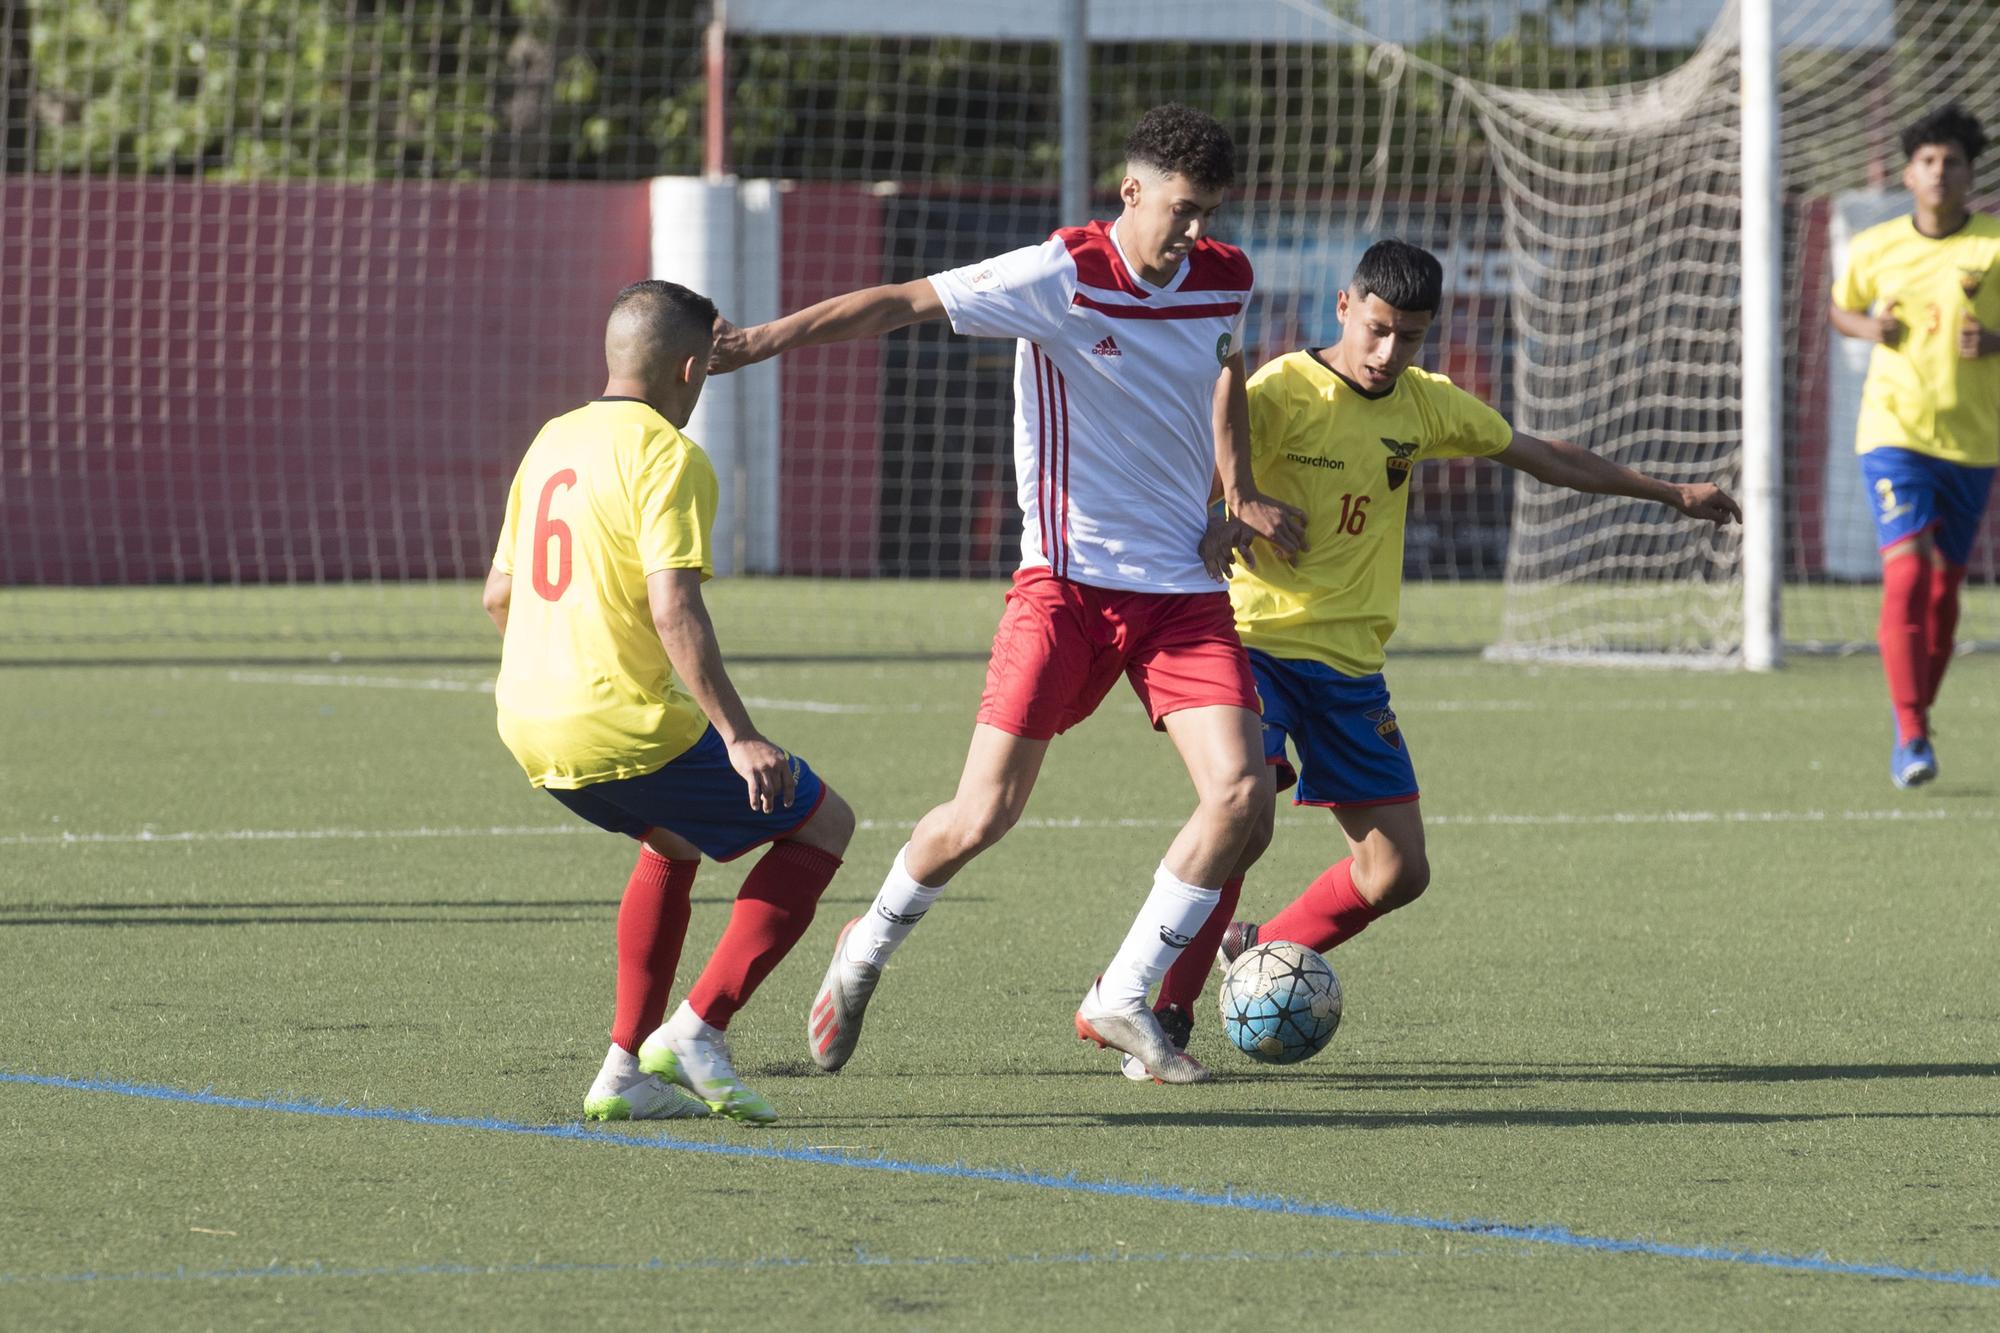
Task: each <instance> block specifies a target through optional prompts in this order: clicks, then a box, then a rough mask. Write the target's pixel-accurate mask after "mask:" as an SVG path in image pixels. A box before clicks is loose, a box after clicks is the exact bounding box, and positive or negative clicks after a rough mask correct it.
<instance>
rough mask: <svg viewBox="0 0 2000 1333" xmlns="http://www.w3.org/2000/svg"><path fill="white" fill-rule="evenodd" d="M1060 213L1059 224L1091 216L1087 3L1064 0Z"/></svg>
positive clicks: (1074, 223)
mask: <svg viewBox="0 0 2000 1333" xmlns="http://www.w3.org/2000/svg"><path fill="white" fill-rule="evenodd" d="M1062 17H1063V23H1062V36H1061V41H1062V200H1061V206H1062V207H1061V211H1062V216H1061V217H1059V218H1057V219H1056V225H1057V226H1060V227H1080V226H1082V225H1083V224H1084V223H1085V222H1087V221H1088V220H1089V219H1090V3H1089V0H1063V13H1062Z"/></svg>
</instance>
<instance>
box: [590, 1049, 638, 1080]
mask: <svg viewBox="0 0 2000 1333" xmlns="http://www.w3.org/2000/svg"><path fill="white" fill-rule="evenodd" d="M598 1072H599V1073H602V1074H608V1075H609V1076H610V1077H611V1079H612V1081H613V1082H615V1083H630V1082H632V1081H633V1080H634V1079H636V1078H638V1077H639V1057H638V1056H636V1055H634V1054H632V1052H630V1051H628V1050H626V1049H625V1048H624V1047H623V1046H620V1045H618V1044H617V1043H616V1042H613V1043H612V1044H611V1049H610V1050H608V1051H606V1052H605V1053H604V1067H603V1068H602V1069H600V1070H599V1071H598Z"/></svg>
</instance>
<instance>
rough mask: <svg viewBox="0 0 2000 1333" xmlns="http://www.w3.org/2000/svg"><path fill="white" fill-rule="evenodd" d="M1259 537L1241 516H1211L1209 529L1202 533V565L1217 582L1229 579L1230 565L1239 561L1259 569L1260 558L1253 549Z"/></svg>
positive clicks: (1225, 581)
mask: <svg viewBox="0 0 2000 1333" xmlns="http://www.w3.org/2000/svg"><path fill="white" fill-rule="evenodd" d="M1256 539H1257V534H1256V533H1255V532H1252V531H1251V530H1250V525H1249V524H1248V523H1245V522H1243V521H1242V520H1241V519H1238V518H1210V519H1209V520H1208V531H1206V532H1204V533H1202V534H1201V564H1202V568H1204V569H1206V570H1207V571H1208V576H1209V577H1210V578H1212V579H1214V580H1215V581H1216V582H1217V583H1227V582H1228V581H1229V567H1230V566H1231V565H1233V564H1235V563H1236V562H1237V561H1239V560H1240V561H1242V562H1243V567H1244V568H1245V569H1255V568H1257V557H1256V556H1255V555H1253V554H1251V551H1250V544H1251V543H1252V542H1254V541H1255V540H1256Z"/></svg>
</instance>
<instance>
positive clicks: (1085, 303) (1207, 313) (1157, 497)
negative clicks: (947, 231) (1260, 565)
mask: <svg viewBox="0 0 2000 1333" xmlns="http://www.w3.org/2000/svg"><path fill="white" fill-rule="evenodd" d="M930 281H931V286H932V287H934V288H935V289H936V290H937V294H938V299H939V300H940V301H941V302H943V304H944V309H945V313H946V314H947V315H949V316H950V317H951V326H952V328H953V329H955V330H956V331H957V332H959V333H963V334H969V335H973V336H983V337H1011V338H1017V339H1019V340H1020V342H1019V346H1018V349H1017V351H1016V354H1015V358H1014V470H1015V475H1016V478H1017V481H1018V485H1017V491H1018V498H1019V500H1020V504H1021V514H1022V524H1021V567H1022V568H1023V569H1030V568H1034V567H1037V566H1043V565H1046V566H1047V567H1048V568H1049V569H1050V570H1051V571H1052V572H1054V573H1056V574H1058V575H1060V576H1062V577H1063V578H1067V579H1074V580H1075V581H1076V582H1078V583H1087V584H1090V585H1092V586H1094V587H1099V588H1126V589H1132V590H1136V591H1140V592H1213V591H1215V590H1216V587H1217V586H1218V585H1217V584H1216V582H1215V580H1214V579H1211V578H1210V577H1209V576H1208V572H1207V571H1206V570H1204V569H1203V568H1202V564H1201V557H1200V555H1199V554H1198V550H1197V548H1198V546H1199V545H1200V542H1201V534H1202V531H1203V529H1204V527H1205V525H1206V521H1207V520H1206V510H1207V505H1208V493H1209V487H1210V484H1211V481H1212V479H1213V477H1214V474H1215V445H1214V428H1213V425H1212V422H1211V416H1210V413H1211V405H1212V403H1213V400H1214V394H1215V381H1216V377H1217V376H1218V375H1219V374H1220V373H1221V370H1222V363H1223V362H1224V361H1226V360H1227V359H1228V358H1229V356H1230V355H1231V354H1232V353H1233V352H1235V351H1236V350H1238V349H1239V348H1240V347H1241V346H1242V344H1243V320H1244V311H1245V309H1246V308H1247V307H1248V305H1249V302H1250V286H1251V274H1250V261H1249V260H1248V259H1246V258H1245V257H1244V255H1243V252H1242V251H1241V250H1238V249H1237V248H1236V247H1234V246H1231V245H1223V244H1222V243H1220V242H1218V241H1212V240H1207V239H1203V240H1201V241H1199V242H1197V243H1196V245H1195V247H1194V249H1193V250H1192V251H1190V252H1189V254H1188V257H1187V258H1186V259H1185V260H1183V261H1182V263H1181V266H1180V271H1179V272H1177V273H1176V274H1175V275H1174V278H1173V281H1171V282H1169V283H1167V284H1166V285H1165V286H1163V287H1156V286H1154V285H1153V284H1152V283H1150V282H1147V281H1146V280H1145V279H1144V278H1141V277H1140V276H1139V275H1138V273H1137V272H1136V271H1135V270H1134V269H1133V267H1132V265H1131V264H1129V263H1128V262H1126V259H1125V255H1124V252H1123V251H1122V250H1120V249H1119V247H1118V240H1117V229H1116V227H1115V226H1113V225H1110V224H1107V223H1103V222H1093V223H1091V224H1090V225H1089V226H1087V227H1065V228H1063V229H1062V230H1061V231H1058V232H1056V233H1055V234H1054V235H1053V236H1051V237H1049V239H1048V240H1046V241H1044V242H1043V243H1042V244H1040V245H1032V246H1027V247H1024V248H1023V249H1019V250H1012V251H1009V252H1008V253H1006V254H1004V255H1000V256H998V257H996V258H993V259H988V260H985V261H983V262H981V263H977V264H970V265H967V266H966V267H964V268H959V269H952V270H950V271H949V272H945V273H939V274H935V275H933V276H932V278H931V280H930Z"/></svg>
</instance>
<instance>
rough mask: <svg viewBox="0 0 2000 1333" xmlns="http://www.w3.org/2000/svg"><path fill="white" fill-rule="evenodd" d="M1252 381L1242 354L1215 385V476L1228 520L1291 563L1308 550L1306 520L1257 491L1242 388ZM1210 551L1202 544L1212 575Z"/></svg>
mask: <svg viewBox="0 0 2000 1333" xmlns="http://www.w3.org/2000/svg"><path fill="white" fill-rule="evenodd" d="M1249 381H1250V373H1249V371H1248V370H1247V369H1245V367H1244V364H1243V354H1242V353H1241V352H1237V353H1235V354H1234V355H1232V356H1231V357H1230V358H1229V359H1228V360H1227V361H1224V362H1223V363H1222V374H1221V375H1220V376H1219V377H1218V378H1217V379H1216V381H1215V403H1214V407H1213V409H1212V412H1213V417H1214V422H1213V424H1214V428H1215V475H1216V477H1217V478H1218V479H1219V481H1220V484H1221V486H1222V499H1223V503H1225V504H1226V505H1227V506H1228V507H1229V513H1230V516H1231V517H1232V518H1234V519H1236V520H1237V521H1238V522H1239V523H1240V524H1241V525H1242V526H1244V527H1247V528H1249V529H1250V530H1251V531H1252V532H1254V533H1256V534H1257V535H1258V536H1260V537H1262V538H1263V539H1264V540H1265V541H1268V542H1269V543H1271V548H1272V549H1273V550H1275V551H1276V552H1277V553H1278V554H1279V555H1281V556H1283V557H1284V558H1285V559H1287V560H1289V559H1291V558H1292V557H1293V556H1295V555H1297V554H1298V553H1299V552H1300V551H1303V550H1305V549H1306V515H1305V511H1304V510H1303V509H1296V508H1294V507H1292V506H1291V505H1288V504H1286V503H1284V502H1283V501H1281V500H1273V499H1272V498H1271V497H1270V496H1268V495H1266V494H1264V493H1263V492H1262V491H1260V490H1258V489H1257V481H1256V476H1255V473H1254V472H1253V470H1252V468H1251V458H1250V396H1249V394H1248V392H1247V391H1246V390H1245V388H1244V386H1245V385H1246V384H1248V383H1249ZM1238 535H1240V534H1238ZM1208 545H1209V543H1207V542H1206V541H1204V543H1203V546H1204V549H1203V552H1202V558H1203V561H1204V562H1205V563H1207V564H1208V566H1209V572H1210V573H1211V574H1212V573H1214V572H1215V565H1214V562H1213V561H1212V560H1211V559H1210V558H1209V556H1210V552H1209V551H1208V549H1207V547H1208Z"/></svg>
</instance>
